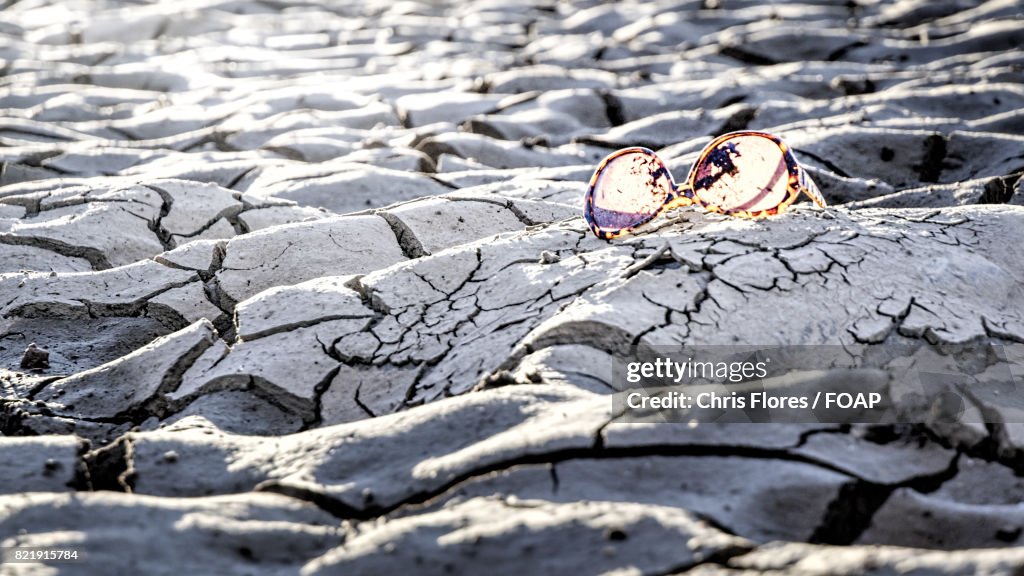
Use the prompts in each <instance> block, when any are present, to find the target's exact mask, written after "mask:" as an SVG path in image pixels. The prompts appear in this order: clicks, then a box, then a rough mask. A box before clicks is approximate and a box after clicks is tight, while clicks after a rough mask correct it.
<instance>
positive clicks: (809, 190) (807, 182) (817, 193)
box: [800, 167, 828, 208]
mask: <svg viewBox="0 0 1024 576" xmlns="http://www.w3.org/2000/svg"><path fill="white" fill-rule="evenodd" d="M800 191H801V192H803V193H804V194H806V195H807V197H808V198H810V199H811V200H812V201H813V202H814V203H815V204H817V205H818V207H819V208H825V207H827V206H828V204H826V203H825V197H824V196H822V195H821V190H818V185H817V184H815V183H814V180H811V175H810V174H808V173H807V170H804V169H803V168H802V167H801V168H800Z"/></svg>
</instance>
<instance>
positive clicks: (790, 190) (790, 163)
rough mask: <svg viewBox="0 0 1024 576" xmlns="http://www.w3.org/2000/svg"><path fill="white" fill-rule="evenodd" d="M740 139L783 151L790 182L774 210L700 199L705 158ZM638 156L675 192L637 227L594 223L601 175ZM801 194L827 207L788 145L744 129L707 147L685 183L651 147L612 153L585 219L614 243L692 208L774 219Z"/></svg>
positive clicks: (589, 192) (594, 183)
mask: <svg viewBox="0 0 1024 576" xmlns="http://www.w3.org/2000/svg"><path fill="white" fill-rule="evenodd" d="M740 136H756V137H760V138H767V139H768V140H771V141H772V142H774V143H775V144H776V145H777V146H778V147H779V149H780V150H781V151H782V158H783V160H784V161H785V162H786V170H787V171H788V172H789V181H788V185H787V188H786V196H785V197H784V198H783V199H782V201H781V202H779V203H778V204H777V205H775V206H774V207H772V208H768V209H766V210H757V211H750V210H739V209H731V210H727V209H724V208H722V207H720V206H717V205H715V204H712V203H709V202H707V201H705V200H703V199H702V198H701V197H700V195H699V194H697V193H696V192H695V191H694V180H695V179H696V177H697V168H698V167H699V166H700V165H701V164H702V163H703V162H704V160H705V159H707V157H708V155H709V154H711V153H712V152H713V151H714V150H715V149H716V148H718V146H719V145H720V144H722V143H723V142H725V141H727V140H731V139H733V138H737V137H740ZM635 153H639V154H643V155H645V156H650V157H652V158H654V159H655V160H657V161H658V164H659V165H660V166H661V170H664V171H665V174H666V175H667V176H668V179H669V182H670V183H671V184H672V189H671V191H670V192H669V193H668V196H666V197H665V203H664V204H662V206H661V207H660V208H659V209H658V210H656V211H654V212H653V213H652V214H650V215H648V216H645V217H644V219H643V220H641V221H639V222H637V223H636V224H633V225H631V226H626V227H624V228H617V229H605V228H602V227H601V226H600V225H598V224H597V222H596V221H595V220H594V188H595V187H596V186H597V181H598V179H599V178H600V177H601V174H602V173H603V172H604V169H605V167H606V166H607V165H608V164H609V163H610V162H612V161H613V160H615V159H616V158H618V157H620V156H623V155H626V154H635ZM801 193H803V194H807V196H808V197H809V198H810V199H811V200H812V201H813V202H814V203H815V204H817V205H818V206H819V207H821V208H825V207H826V206H827V204H826V203H825V198H824V197H823V196H822V195H821V191H820V190H818V186H817V185H815V183H814V181H813V180H811V177H810V176H809V175H808V174H807V171H806V170H805V169H804V168H803V167H802V166H800V163H799V162H797V160H796V157H795V156H793V152H792V151H790V149H789V146H787V145H786V144H785V142H783V141H782V139H781V138H779V137H778V136H775V135H774V134H769V133H767V132H757V131H754V130H741V131H738V132H729V133H728V134H722V135H721V136H719V137H717V138H715V139H714V140H712V141H711V143H709V144H708V145H707V146H705V147H704V149H703V150H701V153H700V156H698V157H697V160H696V161H695V162H694V163H693V165H692V166H691V167H690V170H689V173H688V174H687V176H686V180H685V181H684V182H683V183H682V184H676V181H675V179H674V178H673V177H672V173H671V172H670V171H669V169H668V167H666V166H665V163H664V162H662V160H661V158H659V157H658V155H657V154H656V153H655V152H654V151H653V150H651V149H649V148H643V147H640V146H634V147H631V148H623V149H621V150H616V151H615V152H612V153H611V154H609V155H608V157H607V158H605V159H604V160H602V161H601V163H600V164H598V166H597V170H595V171H594V175H593V176H591V177H590V184H589V185H588V186H587V195H586V198H585V200H584V207H583V216H584V218H586V220H587V225H588V226H590V229H591V230H592V231H593V232H594V234H595V235H596V236H597V237H598V238H602V239H605V240H611V239H612V238H617V237H619V236H622V235H624V234H628V233H629V232H631V231H633V230H635V229H636V228H639V227H640V226H643V225H644V224H646V223H648V222H650V221H651V220H654V219H655V218H656V217H657V216H658V215H659V214H661V213H662V212H665V211H667V210H673V209H676V208H681V207H683V206H690V205H697V206H700V207H701V208H703V209H704V210H706V211H708V212H714V213H717V214H725V215H727V216H735V217H737V218H752V219H757V218H766V217H768V216H774V215H776V214H781V213H783V212H785V211H786V210H787V209H788V208H789V206H790V205H791V204H792V203H793V202H795V201H796V199H797V198H798V197H799V196H800V194H801Z"/></svg>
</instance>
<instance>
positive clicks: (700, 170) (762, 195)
mask: <svg viewBox="0 0 1024 576" xmlns="http://www.w3.org/2000/svg"><path fill="white" fill-rule="evenodd" d="M788 187H789V170H788V169H787V168H786V161H785V159H784V158H783V155H782V149H781V148H779V145H778V144H776V143H775V142H773V141H771V140H769V139H768V138H764V137H761V136H736V137H733V138H729V139H728V140H725V141H724V142H720V143H719V144H718V145H716V146H715V147H714V148H713V149H712V150H711V151H710V152H708V153H707V154H706V155H704V156H703V159H702V160H701V161H700V163H699V164H698V165H697V167H696V173H695V178H694V183H693V190H694V192H695V193H696V194H697V196H699V197H700V199H701V200H703V201H704V203H706V204H708V205H710V206H717V207H718V208H721V209H722V210H724V211H726V212H732V211H737V210H745V211H748V212H760V211H762V210H768V209H771V208H775V207H776V206H778V205H779V204H780V203H782V201H783V200H784V199H785V198H786V190H787V188H788Z"/></svg>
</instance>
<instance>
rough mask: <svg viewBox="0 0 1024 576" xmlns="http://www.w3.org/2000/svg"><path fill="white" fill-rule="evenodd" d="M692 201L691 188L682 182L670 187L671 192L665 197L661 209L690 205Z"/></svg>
mask: <svg viewBox="0 0 1024 576" xmlns="http://www.w3.org/2000/svg"><path fill="white" fill-rule="evenodd" d="M693 203H694V200H693V188H691V187H690V186H689V184H687V183H686V182H684V183H682V184H677V185H676V186H675V188H673V189H672V193H671V194H669V196H668V197H667V198H665V205H664V206H662V210H674V209H676V208H682V207H684V206H690V205H691V204H693Z"/></svg>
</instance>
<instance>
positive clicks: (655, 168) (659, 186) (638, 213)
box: [590, 151, 673, 231]
mask: <svg viewBox="0 0 1024 576" xmlns="http://www.w3.org/2000/svg"><path fill="white" fill-rule="evenodd" d="M672 189H673V185H672V178H671V176H669V173H668V170H667V169H666V168H665V165H664V164H662V163H661V160H659V159H658V157H657V156H655V155H654V154H652V153H650V152H640V151H631V152H626V153H623V154H619V155H617V156H614V157H612V158H611V159H610V160H606V161H605V163H604V166H603V167H602V168H599V169H598V173H597V174H596V178H595V180H594V183H593V188H592V189H591V194H592V204H591V206H590V210H591V212H590V214H591V217H592V219H593V221H594V223H595V224H597V225H598V226H599V227H600V228H601V229H603V230H606V231H616V230H622V229H624V228H630V227H633V226H638V225H640V224H643V223H644V222H647V221H648V220H650V219H651V218H653V217H654V215H655V214H657V213H658V210H660V209H661V207H662V206H664V204H665V199H666V198H668V196H669V194H671V192H672Z"/></svg>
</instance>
